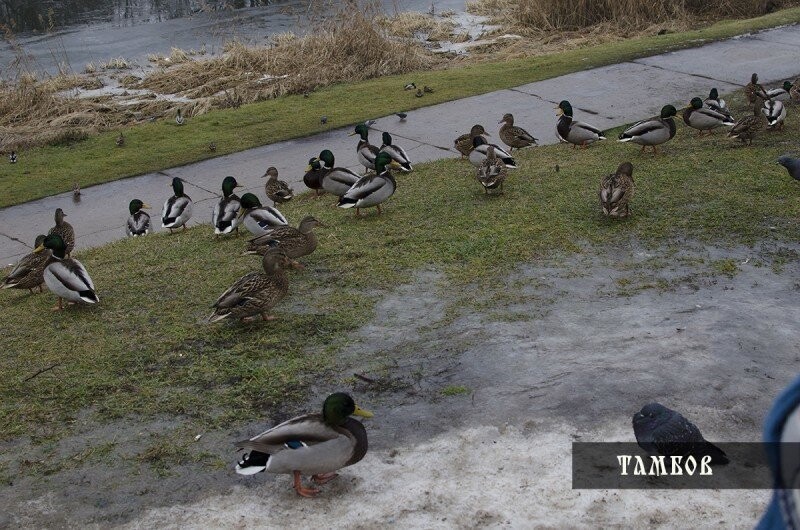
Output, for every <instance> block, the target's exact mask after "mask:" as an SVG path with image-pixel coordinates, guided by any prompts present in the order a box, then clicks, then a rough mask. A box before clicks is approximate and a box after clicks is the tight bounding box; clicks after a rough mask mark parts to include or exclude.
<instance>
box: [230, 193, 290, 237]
mask: <svg viewBox="0 0 800 530" xmlns="http://www.w3.org/2000/svg"><path fill="white" fill-rule="evenodd" d="M239 202H240V203H241V208H240V209H239V217H240V218H241V222H242V224H244V227H245V228H247V229H248V230H249V231H250V233H251V234H253V235H254V236H263V235H264V234H265V233H266V231H267V230H269V229H270V228H273V227H275V226H281V225H286V224H289V222H288V221H287V220H286V217H284V216H283V214H282V213H281V212H279V211H278V209H277V208H273V207H272V206H262V205H261V201H260V200H259V199H258V197H256V196H255V195H253V194H252V193H245V194H244V195H242V198H241V200H240V201H239Z"/></svg>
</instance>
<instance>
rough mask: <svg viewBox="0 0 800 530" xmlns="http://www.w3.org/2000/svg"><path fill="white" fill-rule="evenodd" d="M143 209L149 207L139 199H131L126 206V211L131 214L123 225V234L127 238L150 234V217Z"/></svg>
mask: <svg viewBox="0 0 800 530" xmlns="http://www.w3.org/2000/svg"><path fill="white" fill-rule="evenodd" d="M145 208H150V207H149V206H148V205H146V204H145V203H143V202H142V201H140V200H139V199H133V200H132V201H131V202H130V203H129V204H128V211H129V212H130V214H131V215H130V217H128V222H127V223H126V224H125V233H126V234H128V237H139V236H146V235H147V234H149V233H150V215H149V214H148V213H147V212H145V211H144V209H145Z"/></svg>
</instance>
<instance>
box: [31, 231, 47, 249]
mask: <svg viewBox="0 0 800 530" xmlns="http://www.w3.org/2000/svg"><path fill="white" fill-rule="evenodd" d="M46 237H47V236H46V235H44V234H39V235H38V236H36V239H35V240H34V242H33V248H39V246H40V245H41V244H42V243H44V239H45V238H46Z"/></svg>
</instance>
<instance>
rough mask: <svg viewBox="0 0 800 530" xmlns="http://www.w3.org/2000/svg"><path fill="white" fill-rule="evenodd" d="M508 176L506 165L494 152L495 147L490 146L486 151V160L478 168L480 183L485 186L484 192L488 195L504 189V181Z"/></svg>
mask: <svg viewBox="0 0 800 530" xmlns="http://www.w3.org/2000/svg"><path fill="white" fill-rule="evenodd" d="M507 175H508V169H507V168H506V165H505V163H504V162H503V161H502V160H500V159H499V158H498V157H497V155H496V154H495V152H494V146H493V145H490V146H489V147H488V148H487V150H486V158H485V159H484V160H483V162H482V163H481V165H480V167H478V182H480V183H481V186H483V191H484V192H485V193H486V194H487V195H488V193H489V190H493V189H497V188H500V189H501V190H502V189H503V181H504V180H505V179H506V176H507Z"/></svg>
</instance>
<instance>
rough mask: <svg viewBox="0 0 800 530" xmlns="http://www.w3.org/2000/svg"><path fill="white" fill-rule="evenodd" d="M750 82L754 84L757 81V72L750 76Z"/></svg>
mask: <svg viewBox="0 0 800 530" xmlns="http://www.w3.org/2000/svg"><path fill="white" fill-rule="evenodd" d="M750 83H752V84H754V85H755V84H756V83H758V74H753V75H751V76H750Z"/></svg>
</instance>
